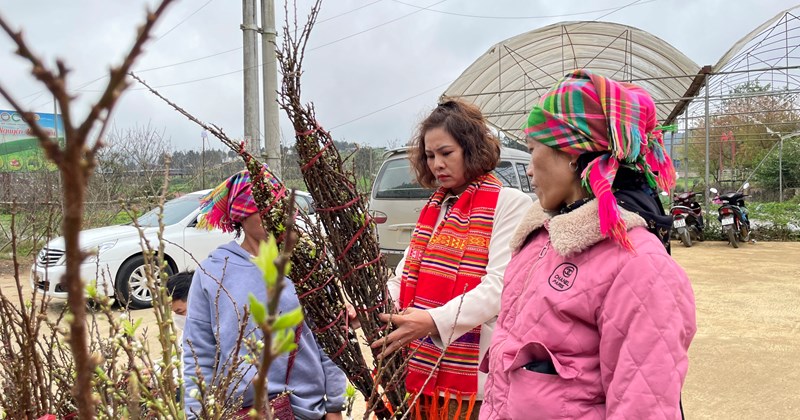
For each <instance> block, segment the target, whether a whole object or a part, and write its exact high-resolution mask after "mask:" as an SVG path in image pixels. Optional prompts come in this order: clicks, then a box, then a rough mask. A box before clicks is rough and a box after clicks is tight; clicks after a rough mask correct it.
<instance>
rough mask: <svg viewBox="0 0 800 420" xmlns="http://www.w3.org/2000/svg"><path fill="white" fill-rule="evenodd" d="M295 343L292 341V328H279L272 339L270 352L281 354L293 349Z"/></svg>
mask: <svg viewBox="0 0 800 420" xmlns="http://www.w3.org/2000/svg"><path fill="white" fill-rule="evenodd" d="M296 347H297V345H296V344H295V343H294V330H293V329H287V330H279V331H277V332H276V333H275V338H274V339H273V340H272V353H273V354H281V353H286V352H290V351H292V350H294V349H295V348H296Z"/></svg>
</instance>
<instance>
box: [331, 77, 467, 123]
mask: <svg viewBox="0 0 800 420" xmlns="http://www.w3.org/2000/svg"><path fill="white" fill-rule="evenodd" d="M451 83H453V82H452V81H449V82H446V83H442V84H441V85H437V86H434V87H432V88H430V89H428V90H426V91H424V92H420V93H418V94H416V95H413V96H409V97H408V98H405V99H403V100H400V101H397V102H395V103H393V104H391V105H386V106H384V107H383V108H379V109H376V110H374V111H370V112H368V113H366V114H364V115H361V116H359V117H356V118H353V119H352V120H349V121H345V122H343V123H341V124H337V125H335V126H333V127H331V128H330V130H333V129H335V128H339V127H342V126H345V125H347V124H350V123H352V122H356V121H358V120H360V119H363V118H367V117H369V116H371V115H374V114H377V113H379V112H381V111H385V110H387V109H389V108H392V107H394V106H397V105H400V104H402V103H404V102H408V101H410V100H412V99H414V98H417V97H419V96H422V95H424V94H426V93H428V92H430V91H433V90H436V89H440V88H441V87H442V86H446V85H449V84H451Z"/></svg>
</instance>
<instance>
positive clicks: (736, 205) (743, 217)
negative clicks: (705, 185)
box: [710, 183, 751, 248]
mask: <svg viewBox="0 0 800 420" xmlns="http://www.w3.org/2000/svg"><path fill="white" fill-rule="evenodd" d="M747 187H748V184H747V183H745V184H744V186H743V189H747ZM710 191H711V192H712V193H714V194H717V196H716V197H714V203H716V204H719V205H720V207H719V209H718V210H717V212H718V213H719V216H718V217H717V219H718V220H719V221H720V223H721V224H722V236H723V237H726V238H728V242H729V243H730V244H731V246H733V247H734V248H739V243H740V242H748V241H750V234H751V231H750V219H749V218H748V217H747V207H745V203H744V198H745V197H747V194H745V193H743V192H740V191H736V192H731V193H726V194H722V195H720V194H719V192H718V191H717V189H716V188H711V189H710Z"/></svg>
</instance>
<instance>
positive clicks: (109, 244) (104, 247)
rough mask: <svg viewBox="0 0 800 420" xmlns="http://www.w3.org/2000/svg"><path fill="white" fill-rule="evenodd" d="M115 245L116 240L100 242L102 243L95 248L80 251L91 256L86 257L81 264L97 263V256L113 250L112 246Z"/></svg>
mask: <svg viewBox="0 0 800 420" xmlns="http://www.w3.org/2000/svg"><path fill="white" fill-rule="evenodd" d="M116 244H117V239H114V240H113V241H107V242H102V243H99V244H97V245H95V246H92V247H88V248H84V249H82V250H81V251H83V252H87V253H90V254H91V255H89V256H88V257H86V259H85V260H84V261H83V262H84V263H95V262H97V256H98V255H100V253H101V252H103V251H107V250H109V249H111V248H113V247H114V245H116Z"/></svg>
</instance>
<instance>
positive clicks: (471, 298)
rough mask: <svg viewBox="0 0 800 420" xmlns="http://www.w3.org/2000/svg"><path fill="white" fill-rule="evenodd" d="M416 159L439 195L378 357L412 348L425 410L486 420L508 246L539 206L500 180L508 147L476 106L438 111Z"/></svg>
mask: <svg viewBox="0 0 800 420" xmlns="http://www.w3.org/2000/svg"><path fill="white" fill-rule="evenodd" d="M410 155H411V156H410V159H411V163H412V167H413V168H414V170H415V172H416V177H417V181H418V182H419V183H420V184H421V185H422V186H425V187H438V188H437V190H436V192H434V194H433V195H432V196H431V198H430V199H429V201H428V203H427V204H426V205H425V207H423V209H422V211H421V212H420V216H419V219H418V221H417V225H416V228H415V229H414V233H413V234H412V238H411V244H410V245H409V247H408V249H407V250H406V253H405V257H404V258H403V260H402V261H400V264H399V265H398V267H397V270H396V276H394V277H393V278H392V279H390V281H389V292H390V294H391V296H392V299H393V300H394V301H395V302H396V303H397V309H398V311H399V313H398V314H393V315H391V322H392V323H393V324H394V325H395V327H396V329H395V330H394V331H393V332H392V333H391V334H389V335H388V336H387V337H386V339H385V340H380V341H378V342H375V343H373V345H372V347H373V348H376V349H381V348H383V346H384V345H385V346H386V347H385V349H384V350H383V352H382V353H381V354H380V355H379V357H381V356H383V355H385V354H389V353H392V352H394V351H396V350H398V349H400V348H406V349H407V350H408V351H409V354H410V355H411V359H410V361H409V364H408V366H409V367H408V374H407V377H406V389H407V390H408V392H411V393H418V394H421V395H420V398H419V400H418V401H419V404H417V406H416V407H413V408H412V409H413V410H415V411H416V412H417V413H419V414H420V415H422V416H424V417H425V418H434V417H435V418H439V417H443V418H477V414H478V411H479V407H480V401H481V400H482V399H483V383H484V381H485V375H483V374H479V372H478V365H479V363H480V360H481V358H482V357H483V355H484V354H485V352H486V349H487V348H488V345H489V343H490V340H491V334H492V329H493V327H494V322H495V319H496V317H497V313H498V311H499V308H500V294H501V291H502V287H503V271H504V270H505V267H506V265H507V264H508V261H509V260H510V258H511V252H510V250H509V249H508V241H509V239H510V238H511V236H512V234H513V232H514V230H515V227H516V223H517V221H518V220H520V219H521V218H522V216H523V215H524V214H525V211H526V210H527V209H528V208H529V207H530V205H531V199H530V198H529V197H528V196H527V195H525V194H523V193H522V192H520V191H519V190H515V189H512V188H503V187H502V183H501V182H500V181H499V180H498V179H497V178H496V177H495V176H494V175H493V174H492V173H491V171H492V170H493V169H494V168H495V167H496V166H497V163H498V161H499V159H500V143H499V141H498V140H497V138H495V137H494V136H493V135H492V134H491V132H490V131H489V130H488V128H487V125H486V121H485V119H484V117H483V115H482V114H481V112H480V110H479V109H478V108H477V107H475V106H474V105H471V104H467V103H465V102H460V101H453V100H450V101H446V102H444V103H442V104H440V105H439V106H437V107H436V109H435V110H433V112H432V113H431V114H430V115H429V116H428V117H427V118H426V119H425V120H424V121H423V122H422V123H421V124H420V126H419V130H418V134H417V136H416V138H415V139H414V144H413V146H412V148H411V153H410ZM382 319H383V320H384V321H389V319H390V315H389V314H385V315H382ZM442 353H444V355H443V356H442ZM440 356H442V357H441V363H439V364H438V365H437V364H436V361H437V360H438V359H439V358H440ZM429 377H430V380H428V378H429ZM426 381H427V382H426ZM417 410H419V411H417Z"/></svg>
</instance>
